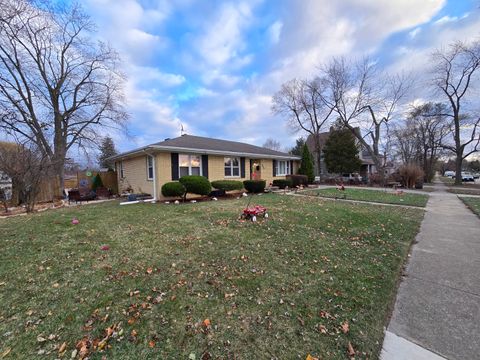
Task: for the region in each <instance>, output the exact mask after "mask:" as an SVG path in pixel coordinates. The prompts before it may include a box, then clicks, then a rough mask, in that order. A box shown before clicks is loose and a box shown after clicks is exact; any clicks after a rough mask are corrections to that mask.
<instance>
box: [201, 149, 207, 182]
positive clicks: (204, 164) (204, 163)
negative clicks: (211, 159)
mask: <svg viewBox="0 0 480 360" xmlns="http://www.w3.org/2000/svg"><path fill="white" fill-rule="evenodd" d="M202 175H203V176H205V177H206V178H207V179H208V155H202Z"/></svg>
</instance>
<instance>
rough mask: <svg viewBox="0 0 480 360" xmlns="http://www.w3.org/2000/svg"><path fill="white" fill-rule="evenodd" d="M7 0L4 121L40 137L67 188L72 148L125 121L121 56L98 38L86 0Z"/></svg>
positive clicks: (0, 120) (0, 77) (2, 50)
mask: <svg viewBox="0 0 480 360" xmlns="http://www.w3.org/2000/svg"><path fill="white" fill-rule="evenodd" d="M52 4H53V2H50V1H48V0H44V1H37V2H32V1H26V0H4V1H2V6H1V7H0V128H3V130H4V131H6V132H7V133H9V134H11V135H15V136H17V137H20V138H22V139H24V140H27V141H30V142H32V143H34V144H36V148H37V149H38V151H39V152H40V154H41V155H42V156H43V157H45V158H46V159H47V160H48V161H49V162H50V163H51V164H52V165H53V168H54V170H55V173H56V174H57V176H59V178H60V184H61V189H63V179H64V163H65V158H66V156H67V153H68V151H69V150H70V149H71V148H72V147H76V146H77V147H84V146H86V145H88V144H89V143H91V142H94V141H95V140H96V139H97V136H98V134H99V133H100V132H99V128H100V127H104V126H118V125H121V124H123V123H124V122H125V121H126V118H127V115H126V113H125V111H124V110H123V107H122V101H123V100H122V85H123V77H122V76H121V74H120V73H119V72H118V71H117V64H118V56H117V54H116V53H115V52H114V51H113V50H112V49H110V48H109V47H108V46H107V45H105V44H103V43H96V42H94V41H92V38H93V36H92V32H93V30H94V26H93V24H92V22H91V20H90V18H89V17H88V16H86V15H85V14H84V13H83V12H82V10H81V8H80V7H79V5H76V4H73V5H59V6H56V7H54V6H53V5H52Z"/></svg>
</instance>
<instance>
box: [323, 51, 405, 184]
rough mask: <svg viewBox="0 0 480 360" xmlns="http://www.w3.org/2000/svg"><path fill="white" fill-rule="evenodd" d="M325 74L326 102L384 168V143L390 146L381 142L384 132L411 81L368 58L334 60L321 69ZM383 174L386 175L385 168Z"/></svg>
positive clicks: (378, 168) (374, 159)
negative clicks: (385, 70) (387, 71)
mask: <svg viewBox="0 0 480 360" xmlns="http://www.w3.org/2000/svg"><path fill="white" fill-rule="evenodd" d="M322 77H323V78H324V79H325V80H324V83H325V84H327V86H328V89H329V90H328V91H327V95H328V98H327V100H325V101H326V102H327V103H328V105H329V106H331V107H333V109H334V111H335V114H336V115H337V116H338V120H339V121H340V122H341V123H342V125H343V126H345V127H346V128H348V129H350V131H352V133H353V134H354V135H355V137H356V138H357V140H358V141H359V143H360V144H361V147H362V149H363V150H365V151H366V152H367V153H368V154H369V155H370V157H371V158H372V160H373V162H374V164H375V167H376V168H377V170H382V169H383V167H384V166H385V162H386V154H385V153H382V146H386V147H388V145H387V144H382V135H383V132H384V131H385V130H386V129H387V128H388V125H389V122H390V121H391V120H392V118H393V117H394V115H395V114H396V111H397V107H398V105H399V103H400V101H401V100H402V99H403V98H404V97H405V95H406V93H407V89H408V87H409V82H408V81H407V79H406V78H405V77H402V76H390V75H387V74H383V73H380V72H379V71H378V70H377V68H376V66H375V64H373V63H372V62H370V60H369V59H363V60H361V61H356V62H350V61H347V60H346V59H344V58H336V59H333V61H332V62H331V63H330V64H328V65H327V66H326V67H324V68H323V69H322ZM358 129H360V130H361V131H359V130H358ZM380 173H381V174H382V176H383V171H381V172H380Z"/></svg>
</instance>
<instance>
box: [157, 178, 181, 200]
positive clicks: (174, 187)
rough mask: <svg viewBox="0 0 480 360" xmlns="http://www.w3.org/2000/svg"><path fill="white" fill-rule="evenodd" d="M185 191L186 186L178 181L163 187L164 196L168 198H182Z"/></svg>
mask: <svg viewBox="0 0 480 360" xmlns="http://www.w3.org/2000/svg"><path fill="white" fill-rule="evenodd" d="M185 191H186V189H185V186H183V184H182V183H180V182H178V181H172V182H168V183H165V184H163V186H162V195H163V196H166V197H182V196H183V195H184V194H185Z"/></svg>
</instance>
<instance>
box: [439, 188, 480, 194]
mask: <svg viewBox="0 0 480 360" xmlns="http://www.w3.org/2000/svg"><path fill="white" fill-rule="evenodd" d="M447 191H448V192H451V193H453V194H464V195H480V188H463V189H462V188H459V187H451V188H448V190H447Z"/></svg>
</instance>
